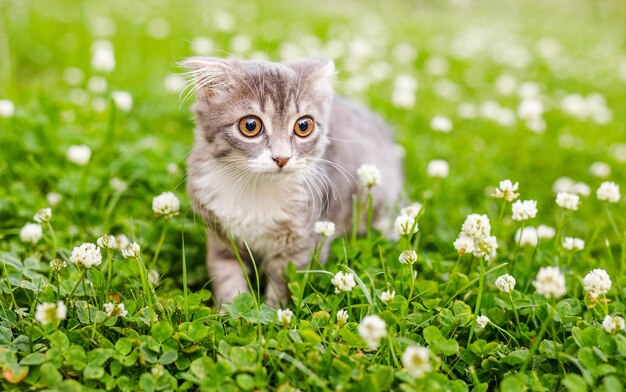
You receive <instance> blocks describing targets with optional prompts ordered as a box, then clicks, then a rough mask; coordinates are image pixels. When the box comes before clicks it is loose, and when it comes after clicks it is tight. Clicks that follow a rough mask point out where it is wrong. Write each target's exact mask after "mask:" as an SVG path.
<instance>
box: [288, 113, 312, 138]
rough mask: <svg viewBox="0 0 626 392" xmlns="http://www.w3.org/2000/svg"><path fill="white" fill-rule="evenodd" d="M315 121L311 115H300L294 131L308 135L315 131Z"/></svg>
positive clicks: (302, 135) (301, 134) (304, 135)
mask: <svg viewBox="0 0 626 392" xmlns="http://www.w3.org/2000/svg"><path fill="white" fill-rule="evenodd" d="M314 128H315V122H314V121H313V119H312V118H311V117H306V116H305V117H300V118H299V119H298V121H296V123H295V124H294V125H293V131H294V132H295V133H296V135H298V136H300V137H307V136H309V135H310V134H311V132H313V129H314Z"/></svg>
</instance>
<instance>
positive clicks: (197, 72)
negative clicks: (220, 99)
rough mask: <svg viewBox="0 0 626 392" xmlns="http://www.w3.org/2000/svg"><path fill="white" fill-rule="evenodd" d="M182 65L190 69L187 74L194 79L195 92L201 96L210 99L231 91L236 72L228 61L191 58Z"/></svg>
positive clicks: (210, 58)
mask: <svg viewBox="0 0 626 392" xmlns="http://www.w3.org/2000/svg"><path fill="white" fill-rule="evenodd" d="M180 65H181V66H182V67H184V68H187V69H188V71H187V72H186V74H187V75H188V76H190V77H191V78H192V79H193V81H194V83H195V87H194V90H195V91H197V92H198V94H199V95H204V96H207V97H208V96H213V95H215V94H216V93H218V92H222V91H229V90H230V87H231V83H232V77H231V75H232V73H233V72H234V70H233V68H232V67H231V65H230V64H229V61H228V60H226V59H221V58H217V57H189V58H187V59H185V60H183V61H182V62H181V63H180Z"/></svg>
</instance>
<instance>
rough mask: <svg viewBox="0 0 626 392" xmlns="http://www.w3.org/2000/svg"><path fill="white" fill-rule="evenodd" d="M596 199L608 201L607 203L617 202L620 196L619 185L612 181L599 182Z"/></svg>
mask: <svg viewBox="0 0 626 392" xmlns="http://www.w3.org/2000/svg"><path fill="white" fill-rule="evenodd" d="M596 196H597V197H598V200H602V201H608V202H609V203H617V202H618V201H619V199H620V197H621V195H620V193H619V185H617V184H616V183H614V182H612V181H605V182H603V183H602V184H600V187H599V188H598V190H597V191H596Z"/></svg>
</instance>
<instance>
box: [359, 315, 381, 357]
mask: <svg viewBox="0 0 626 392" xmlns="http://www.w3.org/2000/svg"><path fill="white" fill-rule="evenodd" d="M358 331H359V335H361V338H363V340H365V343H366V344H367V346H368V347H369V348H370V349H371V350H374V349H376V348H378V346H379V345H380V341H381V340H382V339H383V338H384V337H385V336H387V324H386V323H385V321H384V320H383V319H381V318H380V317H378V316H376V315H370V316H365V317H364V318H363V320H361V323H360V324H359V327H358Z"/></svg>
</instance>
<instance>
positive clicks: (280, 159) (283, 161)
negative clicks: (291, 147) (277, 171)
mask: <svg viewBox="0 0 626 392" xmlns="http://www.w3.org/2000/svg"><path fill="white" fill-rule="evenodd" d="M272 159H273V160H274V162H276V164H277V165H278V167H281V168H282V167H283V166H285V165H286V164H287V161H289V157H272Z"/></svg>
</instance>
